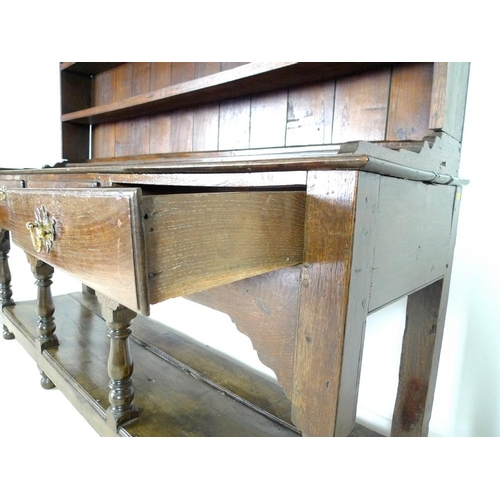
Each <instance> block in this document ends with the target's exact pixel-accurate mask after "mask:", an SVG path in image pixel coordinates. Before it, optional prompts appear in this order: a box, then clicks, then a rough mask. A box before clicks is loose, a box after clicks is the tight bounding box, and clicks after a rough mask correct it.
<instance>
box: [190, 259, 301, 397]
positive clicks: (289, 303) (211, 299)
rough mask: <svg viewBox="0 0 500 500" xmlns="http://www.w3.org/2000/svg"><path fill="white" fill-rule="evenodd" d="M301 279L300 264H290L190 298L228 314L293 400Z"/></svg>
mask: <svg viewBox="0 0 500 500" xmlns="http://www.w3.org/2000/svg"><path fill="white" fill-rule="evenodd" d="M299 278H300V267H299V266H295V267H287V268H284V269H279V270H277V271H272V272H271V273H267V274H263V275H261V276H254V277H252V278H247V279H244V280H240V281H237V282H235V283H230V284H228V285H223V286H219V287H216V288H213V289H211V290H206V291H204V292H199V293H195V294H193V295H189V296H187V297H186V298H187V299H189V300H192V301H194V302H197V303H199V304H203V305H205V306H207V307H211V308H212V309H216V310H218V311H221V312H224V313H226V314H228V315H229V316H230V318H231V320H232V321H233V322H234V324H235V325H236V328H237V329H238V330H239V331H240V332H241V333H244V334H245V335H247V336H248V337H249V338H250V339H251V341H252V344H253V347H254V349H255V350H256V351H257V353H258V355H259V359H260V360H261V361H262V363H264V364H265V365H266V366H268V367H269V368H271V369H272V370H273V371H274V373H275V374H276V378H277V380H278V383H279V384H280V385H281V387H283V390H284V391H285V393H286V394H287V396H288V397H289V398H290V399H291V398H292V382H293V356H294V351H295V331H296V327H297V301H298V291H299Z"/></svg>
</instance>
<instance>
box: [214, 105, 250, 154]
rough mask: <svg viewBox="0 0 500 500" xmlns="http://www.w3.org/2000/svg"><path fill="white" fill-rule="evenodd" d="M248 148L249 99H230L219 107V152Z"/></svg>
mask: <svg viewBox="0 0 500 500" xmlns="http://www.w3.org/2000/svg"><path fill="white" fill-rule="evenodd" d="M249 147H250V98H242V99H230V100H227V101H224V102H222V103H221V105H220V122H219V150H221V151H223V150H227V149H246V148H249Z"/></svg>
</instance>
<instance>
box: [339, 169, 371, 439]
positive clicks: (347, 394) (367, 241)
mask: <svg viewBox="0 0 500 500" xmlns="http://www.w3.org/2000/svg"><path fill="white" fill-rule="evenodd" d="M379 188H380V176H379V175H376V174H370V173H367V172H360V173H359V180H358V193H357V198H356V224H355V227H354V241H353V252H352V263H351V277H350V280H349V298H348V305H347V318H346V327H345V338H344V350H343V357H342V371H341V376H340V387H339V400H338V404H337V415H336V419H335V436H341V437H344V436H348V435H349V434H350V433H351V432H352V430H353V429H354V425H355V422H356V410H357V405H358V393H359V378H360V373H361V362H362V356H363V343H364V336H365V329H366V318H367V315H368V309H369V301H370V290H371V288H370V286H371V281H372V273H373V257H374V249H375V242H376V224H375V222H376V218H377V214H378V210H377V207H378V203H379Z"/></svg>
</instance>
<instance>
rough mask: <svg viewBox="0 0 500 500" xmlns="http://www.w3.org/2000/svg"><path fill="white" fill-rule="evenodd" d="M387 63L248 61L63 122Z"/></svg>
mask: <svg viewBox="0 0 500 500" xmlns="http://www.w3.org/2000/svg"><path fill="white" fill-rule="evenodd" d="M75 64H79V65H80V64H85V63H75ZM89 64H90V63H89ZM92 64H94V63H92ZM387 64H388V63H378V62H363V63H361V62H356V63H350V62H335V63H316V62H265V63H260V62H259V63H248V64H244V65H242V66H238V67H236V68H233V69H230V70H226V71H221V72H220V73H216V74H213V75H209V76H205V77H201V78H196V79H194V80H191V81H188V82H185V83H181V84H177V85H172V86H169V87H165V88H162V89H158V90H154V91H151V92H147V93H145V94H141V95H137V96H134V97H130V98H128V99H124V100H122V101H119V102H115V103H111V104H106V105H101V106H94V107H91V108H87V109H82V110H79V111H74V112H71V113H66V114H63V115H62V121H63V122H70V123H78V124H87V125H90V124H92V125H95V124H99V123H105V122H112V121H120V120H124V119H133V118H138V117H141V116H146V115H147V116H151V115H154V114H158V113H163V112H168V111H173V110H177V109H183V108H188V107H192V106H194V105H204V104H209V103H213V102H217V101H222V100H227V99H233V98H237V97H242V96H247V95H252V94H258V93H261V92H269V91H273V90H277V89H281V88H288V87H293V86H297V85H302V84H306V83H313V82H321V81H324V80H327V79H332V78H339V77H343V76H347V75H354V74H357V73H361V72H364V71H369V70H371V69H375V68H378V67H380V66H382V65H387Z"/></svg>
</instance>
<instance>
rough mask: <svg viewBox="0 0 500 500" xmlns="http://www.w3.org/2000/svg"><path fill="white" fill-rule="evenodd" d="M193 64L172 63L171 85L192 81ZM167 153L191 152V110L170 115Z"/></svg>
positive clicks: (193, 75) (193, 73) (193, 74)
mask: <svg viewBox="0 0 500 500" xmlns="http://www.w3.org/2000/svg"><path fill="white" fill-rule="evenodd" d="M194 77H195V63H194V62H173V63H172V85H175V84H178V83H184V82H187V81H189V80H193V79H194ZM170 120H171V125H170V144H169V149H168V151H169V152H171V151H172V152H175V151H192V150H193V110H192V109H183V110H180V111H175V112H174V113H171V114H170Z"/></svg>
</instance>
